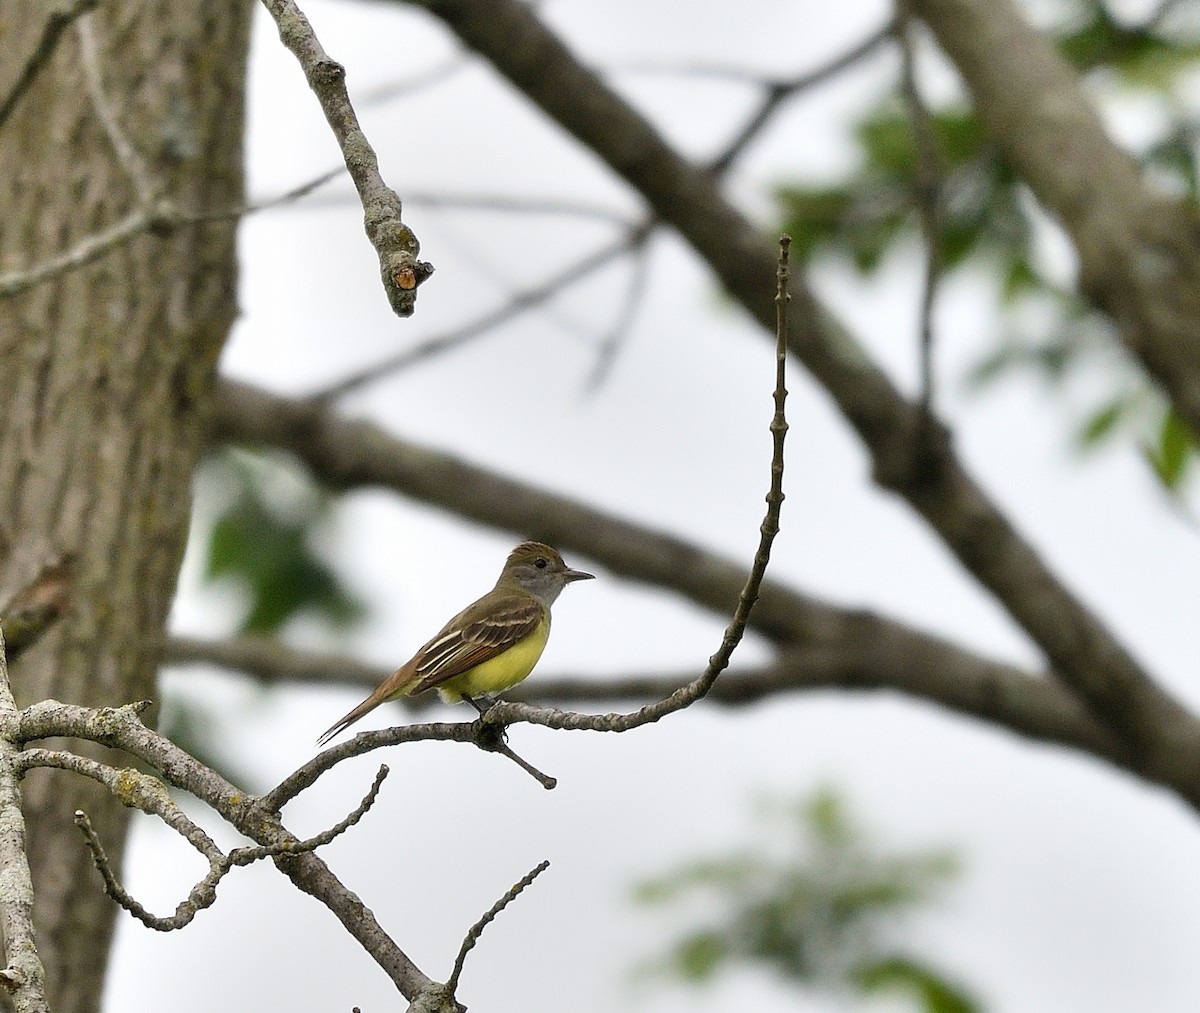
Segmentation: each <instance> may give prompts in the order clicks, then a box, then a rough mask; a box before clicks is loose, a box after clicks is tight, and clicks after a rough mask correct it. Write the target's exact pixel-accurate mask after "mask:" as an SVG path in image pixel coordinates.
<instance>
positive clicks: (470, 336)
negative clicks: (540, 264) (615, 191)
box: [309, 220, 654, 402]
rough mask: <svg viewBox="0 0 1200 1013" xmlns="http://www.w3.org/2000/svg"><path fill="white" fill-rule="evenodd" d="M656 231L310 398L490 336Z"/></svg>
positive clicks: (637, 233)
mask: <svg viewBox="0 0 1200 1013" xmlns="http://www.w3.org/2000/svg"><path fill="white" fill-rule="evenodd" d="M653 228H654V222H653V221H652V220H648V221H645V222H642V223H641V224H640V225H638V226H637V227H636V228H634V229H631V230H630V231H629V233H628V234H627V235H624V236H622V237H621V238H619V239H617V240H615V241H614V242H612V243H609V244H607V245H605V246H603V247H601V248H600V249H599V250H596V251H594V252H592V253H589V254H588V255H587V256H586V257H584V258H583V259H582V260H580V261H577V262H576V263H574V264H571V265H570V266H568V267H567V268H566V269H565V270H563V271H559V272H558V273H557V274H555V275H554V276H553V277H552V278H549V279H547V280H546V281H544V282H542V283H541V284H540V285H537V286H535V287H533V288H529V289H525V290H524V291H521V292H517V293H515V294H514V295H512V296H511V297H510V298H509V299H508V300H507V301H506V302H505V303H504V304H503V305H501V306H498V307H497V308H495V309H492V310H489V311H488V312H487V313H484V314H483V315H481V316H479V317H476V318H475V319H474V320H471V321H468V322H467V323H465V324H462V325H461V326H459V327H456V328H454V329H453V330H451V331H448V332H447V333H445V334H442V335H439V336H438V337H436V338H431V339H430V340H428V341H425V342H422V343H421V344H419V345H417V346H416V347H414V348H409V349H405V350H404V351H402V352H397V353H396V354H395V355H392V356H389V357H388V358H386V359H383V360H381V361H380V362H377V363H375V364H374V365H371V366H368V367H366V368H365V369H360V370H357V371H355V372H354V373H351V374H350V375H349V376H346V377H344V378H343V379H341V380H338V381H337V382H336V383H333V384H330V385H329V386H328V387H324V388H322V389H321V390H319V391H314V392H313V393H312V394H310V395H309V397H310V398H312V399H313V400H315V401H321V402H324V401H332V400H336V399H338V398H341V397H345V396H346V395H347V394H350V393H353V392H354V391H357V390H360V389H361V388H362V387H364V386H366V385H368V384H371V383H377V382H379V381H380V380H385V379H387V377H389V376H392V375H394V374H395V373H397V372H399V371H400V370H403V369H407V368H409V367H410V366H414V365H416V364H417V363H419V362H423V361H425V360H426V359H429V358H431V357H433V356H435V355H440V354H442V353H444V352H448V351H451V350H453V349H457V348H461V347H462V346H463V345H465V344H467V343H468V342H470V341H472V340H474V339H476V338H479V337H482V336H483V335H485V334H487V333H488V332H489V331H491V330H492V329H493V328H494V327H496V326H497V325H499V324H502V323H504V322H505V321H506V320H511V319H512V318H514V317H516V316H519V315H520V314H522V313H524V312H526V311H527V310H530V309H533V308H534V307H536V306H539V305H541V304H542V303H544V302H546V301H547V300H548V299H552V298H554V297H555V296H556V295H558V294H559V293H560V292H561V291H562V290H563V289H564V288H565V287H567V286H568V285H570V284H572V283H573V282H576V281H580V280H581V279H583V278H586V277H587V276H588V275H589V274H591V273H593V272H594V271H597V270H599V269H600V268H601V267H603V266H604V265H605V264H607V263H609V262H610V261H613V260H615V259H616V258H617V257H619V256H622V255H623V254H624V253H626V252H628V251H629V250H631V249H636V248H637V247H638V246H640V245H641V244H643V243H645V241H646V239H647V238H648V237H649V234H650V232H651V231H652V230H653Z"/></svg>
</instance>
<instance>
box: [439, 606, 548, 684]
mask: <svg viewBox="0 0 1200 1013" xmlns="http://www.w3.org/2000/svg"><path fill="white" fill-rule="evenodd" d="M549 638H550V619H549V617H547V618H545V619H543V620H542V621H541V623H540V624H539V625H538V627H537V629H535V630H534V631H533V632H532V633H531V634H529V636H527V637H526V638H525V639H524V640H522V641H521V642H520V643H518V644H514V645H513V646H512V647H510V648H509V649H508V650H507V651H505V652H504V653H503V654H497V655H496V656H495V657H494V658H489V659H488V660H487V661H484V662H482V663H480V664H478V665H476V666H475V667H474V668H469V669H467V671H465V672H462V673H460V674H459V675H456V676H454V678H452V679H447V680H446V681H445V682H444V683H442V684H441V685H440V686H438V692H439V693H440V694H441V695H442V699H443V700H445V701H446V702H447V703H458V701H460V700H461V699H462V698H463V697H464V696H471V697H476V696H481V695H483V694H485V693H487V694H489V695H495V694H496V693H503V692H504V691H505V690H506V689H511V688H512V687H513V686H515V685H516V684H517V683H518V682H520V681H521V680H522V679H524V678H525V677H526V676H527V675H528V674H529V673H530V672H532V671H533V666H534V665H536V664H537V663H538V658H540V657H541V656H542V651H543V650H544V649H545V647H546V641H547V640H548V639H549Z"/></svg>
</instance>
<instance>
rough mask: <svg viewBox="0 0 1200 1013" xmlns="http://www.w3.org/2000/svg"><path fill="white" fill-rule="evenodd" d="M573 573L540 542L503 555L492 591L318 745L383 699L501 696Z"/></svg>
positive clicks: (522, 673)
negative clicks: (430, 692)
mask: <svg viewBox="0 0 1200 1013" xmlns="http://www.w3.org/2000/svg"><path fill="white" fill-rule="evenodd" d="M591 579H592V574H590V573H584V572H582V571H581V570H572V569H571V568H570V567H569V566H567V564H566V563H564V562H563V558H562V556H560V555H559V554H558V552H557V551H556V550H555V549H552V548H550V546H549V545H543V544H542V543H541V542H522V543H521V544H520V545H518V546H517V547H516V548H515V549H513V550H512V552H511V553H509V556H508V560H507V562H505V564H504V569H503V570H502V571H501V572H500V579H499V580H497V581H496V586H495V587H493V588H492V589H491V590H490V591H489V592H488V593H487V594H485V595H484V596H483V597H482V598H480V599H479V601H477V602H475V603H474V604H473V605H468V606H467V607H466V608H465V609H463V610H462V611H461V612H460V613H459V614H458V615H456V616H455V617H454V618H453V619H451V620H450V621H449V622H448V623H446V625H445V626H443V627H442V630H441V632H440V633H438V635H437V636H436V637H434V638H433V639H432V640H431V641H429V643H427V644H426V645H425V646H424V647H422V648H421V649H420V650H419V651H417V653H416V654H414V655H413V656H412V658H411V659H410V660H409V661H408V663H407V664H404V665H402V666H401V667H400V668H398V669H396V671H395V672H394V673H392V675H390V676H389V677H388V678H387V679H385V680H384V681H383V682H382V683H380V684H379V688H378V689H376V690H375V692H374V693H372V694H371V695H370V696H369V697H367V698H366V699H365V700H364V701H363V702H362V703H360V704H359V705H358V706H357V707H355V708H354V710H352V711H351V712H350V713H349V714H347V715H346V716H345V717H344V718H342V719H341V720H340V721H338V722H336V723H335V724H334V725H333V726H332V727H331V728H329V730H328V731H326V732H325V734H324V735H322V736H321V737H320V738H319V739H318V740H317V744H318V745H322V746H323V745H324V744H325V743H326V742H328V741H329V740H330V739H331V738H333V736H335V735H337V733H338V732H340V731H342V730H343V729H345V728H348V727H349V726H350V725H352V724H354V722H355V721H357V720H358V719H359V718H361V717H363V715H365V714H368V713H370V712H371V711H373V710H374V709H375V708H376V707H378V706H379V705H380V704H381V703H384V702H385V701H387V700H397V699H399V698H400V697H402V696H412V695H413V694H414V693H423V692H424V691H425V690H427V689H433V688H434V687H435V686H436V687H437V690H438V692H439V693H440V694H441V696H442V699H443V700H445V701H446V702H447V703H457V702H458V701H460V700H466V701H468V702H469V703H471V704H473V705H474V706H475V708H476V709H477V710H479V711H480V713H482V712H483V710H484V709H485V708H484V706H483V705H482V704H480V703H479V701H478V700H477V699H476V698H477V697H481V696H486V695H490V694H492V693H503V692H504V691H505V690H506V689H510V688H511V687H513V686H515V685H516V684H517V683H518V682H520V681H521V680H522V679H524V678H525V677H526V676H527V675H528V674H529V673H530V672H532V671H533V666H534V665H536V664H537V662H538V658H540V657H541V656H542V649H543V648H544V647H545V646H546V640H547V639H548V638H549V636H550V606H551V605H553V604H554V600H555V599H556V598H557V597H558V596H559V594H561V593H562V589H563V588H564V587H566V586H567V585H568V584H570V583H571V581H573V580H591Z"/></svg>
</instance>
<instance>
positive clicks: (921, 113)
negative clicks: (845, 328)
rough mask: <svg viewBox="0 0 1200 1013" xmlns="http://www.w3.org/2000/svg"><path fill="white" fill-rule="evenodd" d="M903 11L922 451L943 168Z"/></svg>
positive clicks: (929, 417) (930, 385)
mask: <svg viewBox="0 0 1200 1013" xmlns="http://www.w3.org/2000/svg"><path fill="white" fill-rule="evenodd" d="M897 3H898V5H899V6H900V8H901V11H900V14H899V16H898V18H897V21H896V27H895V35H896V38H897V39H898V40H899V42H900V56H901V59H900V80H901V91H902V92H903V95H904V100H905V102H906V103H907V105H908V110H909V118H910V120H911V122H912V132H913V140H914V141H915V145H914V147H915V148H916V153H917V164H916V177H915V181H914V185H915V195H914V196H915V198H916V206H917V217H918V219H919V220H920V223H921V237H922V239H923V241H924V244H925V277H924V279H923V281H922V286H921V312H920V361H921V370H920V372H921V392H920V394H919V396H918V398H917V403H918V405H919V408H920V412H921V416H922V420H923V424H922V426H921V428H920V430H919V433H920V435H919V437H918V441H917V452H918V453H921V452H922V448H923V447H925V446H926V445H927V444H928V443H929V436H930V434H931V433H932V432H933V425H934V417H933V397H934V377H933V337H934V335H933V308H934V305H935V303H936V302H937V295H938V287H939V285H940V282H941V277H942V235H941V232H942V230H941V193H942V186H943V182H942V178H943V173H942V166H941V159H940V157H939V156H938V149H937V136H936V134H935V132H934V124H933V118H932V117H931V116H930V114H929V109H928V108H927V107H926V105H925V102H924V100H923V99H922V98H921V89H920V86H919V85H918V83H917V66H916V59H917V58H916V40H915V38H914V35H915V32H916V24H915V21H914V19H913V17H912V15H911V13H910V12H909V10H908V6H907V0H897Z"/></svg>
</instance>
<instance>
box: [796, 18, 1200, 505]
mask: <svg viewBox="0 0 1200 1013" xmlns="http://www.w3.org/2000/svg"><path fill="white" fill-rule="evenodd" d="M1045 11H1046V8H1039V12H1040V13H1041V12H1045ZM1049 13H1051V14H1052V16H1053V20H1052V22H1051V23H1050V24H1049V25H1048V26H1047V27H1046V28H1045V31H1046V33H1047V35H1048V37H1049V38H1051V39H1052V40H1053V42H1054V43H1055V45H1056V46H1057V47H1058V50H1059V52H1061V53H1062V54H1063V56H1064V57H1066V58H1067V59H1068V60H1069V61H1070V62H1071V63H1072V64H1073V65H1074V66H1075V67H1076V68H1078V69H1079V70H1080V72H1081V73H1083V74H1085V75H1086V76H1087V77H1088V80H1089V86H1090V87H1091V89H1092V92H1093V94H1096V95H1097V96H1098V97H1099V98H1100V100H1101V101H1104V100H1105V99H1110V98H1113V97H1115V96H1118V95H1119V94H1121V93H1123V92H1129V91H1131V90H1136V91H1137V92H1138V93H1139V94H1140V95H1143V96H1145V95H1149V96H1151V97H1152V98H1153V99H1155V100H1156V103H1157V105H1158V106H1159V107H1160V108H1161V111H1162V116H1161V123H1159V124H1158V125H1157V134H1156V135H1155V136H1154V137H1152V138H1151V139H1150V141H1149V142H1148V143H1147V144H1146V145H1145V147H1144V148H1143V150H1141V151H1140V152H1137V154H1138V156H1139V157H1140V158H1141V160H1142V163H1143V165H1144V166H1145V167H1146V169H1147V171H1148V173H1149V174H1150V175H1151V176H1152V177H1153V178H1154V179H1155V181H1156V183H1157V184H1158V185H1160V186H1162V187H1163V188H1164V189H1166V190H1167V191H1168V192H1173V193H1178V194H1180V195H1181V196H1183V197H1185V198H1187V199H1189V200H1191V201H1193V202H1194V201H1195V200H1196V198H1197V178H1198V175H1200V173H1198V172H1197V138H1198V134H1200V120H1197V118H1196V117H1195V116H1194V115H1192V114H1191V113H1190V112H1189V110H1188V109H1187V108H1186V105H1185V103H1183V102H1181V101H1179V100H1178V99H1177V96H1176V93H1177V91H1178V90H1179V88H1180V85H1181V84H1182V83H1183V81H1184V78H1185V76H1186V75H1188V74H1189V73H1190V74H1193V75H1194V73H1195V71H1196V69H1197V60H1198V59H1200V18H1198V17H1197V16H1196V11H1195V8H1194V6H1192V5H1187V4H1183V3H1179V2H1177V0H1163V2H1161V3H1160V4H1159V5H1158V7H1156V8H1155V9H1154V11H1153V13H1152V14H1150V16H1148V17H1146V18H1144V19H1143V20H1141V21H1138V22H1129V21H1123V20H1121V19H1120V18H1119V17H1117V16H1116V15H1115V14H1114V13H1113V10H1112V9H1111V8H1110V6H1109V5H1108V4H1106V3H1103V2H1101V0H1070V2H1062V3H1057V4H1054V5H1053V7H1052V8H1051V9H1050V11H1049ZM929 116H930V121H931V122H930V127H931V132H932V134H933V137H934V140H935V144H936V149H937V153H938V154H937V157H938V161H939V166H938V169H939V175H940V185H941V204H940V217H941V236H940V249H939V253H940V256H941V263H942V265H943V267H944V269H945V271H947V272H953V271H954V270H956V269H959V268H962V267H964V266H966V265H968V264H970V265H974V266H975V267H977V268H981V269H982V270H979V271H977V272H976V273H977V274H983V275H984V276H986V277H988V278H990V279H994V281H995V291H996V297H997V303H998V305H999V307H1000V309H1001V313H1002V318H1003V323H1002V327H1003V333H1002V334H1001V336H1000V343H999V347H997V348H995V349H993V350H991V351H989V352H988V353H987V354H986V355H985V356H984V357H983V358H982V360H981V361H980V362H979V364H978V366H977V368H976V369H974V370H973V371H972V374H971V377H970V380H971V381H972V382H973V383H974V384H976V385H983V384H987V383H991V382H994V381H996V380H997V379H999V378H1001V377H1004V376H1007V375H1010V374H1013V373H1014V372H1017V371H1020V370H1024V371H1026V372H1033V373H1035V374H1036V375H1039V376H1041V377H1043V378H1044V379H1046V380H1047V381H1049V382H1051V383H1054V384H1058V383H1062V382H1063V381H1064V380H1066V379H1067V378H1068V377H1069V376H1070V375H1071V374H1073V373H1074V372H1075V371H1076V370H1078V369H1079V368H1081V367H1082V366H1083V365H1085V364H1088V363H1091V364H1095V362H1096V361H1099V362H1100V364H1101V366H1102V368H1103V369H1104V370H1105V371H1107V373H1108V374H1109V375H1110V376H1111V377H1112V390H1113V393H1112V394H1111V396H1109V397H1105V398H1103V399H1102V403H1101V404H1100V405H1099V406H1098V407H1097V408H1096V409H1095V411H1094V412H1093V413H1092V414H1091V415H1090V416H1089V417H1087V418H1085V419H1083V420H1082V422H1081V423H1080V425H1079V434H1080V444H1081V446H1083V447H1085V448H1090V447H1094V446H1096V445H1098V444H1099V443H1101V442H1102V441H1104V440H1106V439H1108V438H1110V437H1111V436H1113V435H1115V434H1116V433H1118V432H1120V431H1122V430H1125V431H1128V430H1131V429H1132V430H1133V431H1134V432H1135V434H1136V436H1137V437H1138V438H1139V439H1140V440H1141V441H1142V443H1143V445H1144V447H1145V452H1146V458H1147V460H1148V462H1149V463H1150V465H1151V467H1152V468H1153V470H1154V473H1155V474H1156V475H1157V476H1158V478H1159V480H1160V481H1161V482H1162V483H1163V485H1164V487H1165V488H1167V489H1168V490H1170V491H1172V492H1176V491H1179V488H1180V485H1181V483H1182V481H1183V479H1184V477H1185V475H1186V474H1187V472H1188V468H1187V466H1186V465H1187V462H1188V461H1190V460H1192V459H1194V458H1195V456H1196V453H1197V441H1196V434H1194V433H1190V432H1188V430H1187V429H1186V427H1185V426H1184V425H1183V424H1182V422H1181V420H1179V419H1178V417H1177V416H1175V414H1174V412H1172V411H1171V410H1170V408H1169V405H1167V403H1166V402H1165V400H1164V399H1163V398H1162V397H1161V396H1160V395H1159V394H1158V393H1157V392H1156V391H1155V390H1154V389H1153V388H1152V387H1151V385H1150V384H1149V383H1148V382H1147V381H1146V379H1145V378H1144V377H1143V376H1142V374H1141V373H1140V371H1139V370H1138V368H1137V366H1136V364H1134V363H1133V361H1132V360H1131V359H1130V358H1129V357H1124V358H1120V359H1118V358H1117V357H1115V356H1114V355H1113V354H1112V349H1113V347H1114V342H1113V341H1112V332H1111V325H1110V324H1109V322H1108V321H1107V319H1106V318H1104V317H1102V316H1101V315H1100V314H1098V313H1096V312H1095V311H1094V310H1093V309H1092V308H1091V307H1090V306H1089V305H1088V304H1087V303H1086V302H1085V301H1084V300H1083V299H1081V298H1080V296H1079V294H1078V293H1077V292H1075V291H1074V290H1073V289H1070V288H1066V287H1064V286H1063V285H1062V284H1061V283H1056V282H1055V281H1054V280H1052V278H1051V277H1050V276H1049V274H1048V273H1047V271H1046V270H1045V269H1044V268H1043V267H1042V261H1043V259H1044V257H1043V256H1042V251H1041V249H1040V246H1039V242H1038V238H1039V234H1041V233H1043V232H1044V230H1045V229H1046V227H1047V224H1048V223H1047V222H1046V219H1045V216H1044V215H1043V214H1042V213H1041V212H1040V211H1039V210H1038V209H1037V207H1036V205H1035V202H1034V201H1033V199H1032V197H1031V196H1030V195H1029V194H1028V192H1027V191H1026V189H1025V187H1024V186H1023V185H1022V184H1021V182H1020V180H1019V179H1018V178H1017V176H1016V174H1015V173H1014V172H1013V170H1012V169H1011V168H1010V167H1009V166H1008V165H1007V164H1005V162H1004V160H1003V159H1002V158H1001V157H1000V155H999V154H998V152H997V151H996V150H995V148H994V147H993V146H992V145H991V143H990V142H989V141H988V138H987V136H986V134H985V133H984V131H983V128H982V125H981V123H980V122H979V120H978V119H977V118H976V116H975V115H974V113H973V112H972V110H971V109H970V108H969V107H968V106H967V105H966V104H964V103H963V102H962V101H961V100H960V101H957V102H952V103H949V104H946V105H944V106H943V107H941V108H931V109H930V110H929ZM1156 119H1157V117H1156ZM1148 125H1150V124H1149V123H1148ZM853 133H854V140H855V149H856V152H857V156H856V157H857V163H858V164H857V166H856V167H855V168H854V169H853V170H852V171H851V172H850V173H849V174H848V175H846V176H845V178H844V179H842V180H839V181H838V182H836V183H833V184H831V185H818V184H812V183H808V182H798V181H792V182H789V183H787V184H786V185H783V186H780V187H778V188H777V190H776V199H777V201H778V204H779V208H780V212H781V215H782V217H783V219H784V225H783V229H784V230H785V231H786V232H788V233H789V234H790V235H791V236H792V251H793V255H794V256H796V257H800V258H805V259H808V260H812V259H814V258H817V257H823V256H825V257H828V256H835V257H841V258H844V259H848V260H849V261H850V262H851V263H852V264H853V265H854V266H855V268H856V269H857V270H858V271H859V272H861V273H863V274H871V273H873V272H875V271H876V270H877V269H878V268H879V266H880V265H881V263H882V262H883V261H884V258H885V257H887V256H888V255H889V254H891V253H894V252H896V251H897V250H899V249H902V244H903V243H911V242H912V241H914V237H915V235H916V234H917V221H918V219H917V213H916V205H915V201H916V194H917V179H918V154H917V145H916V140H915V136H914V130H913V125H912V115H911V110H910V109H909V107H908V106H907V104H906V103H905V101H904V98H903V95H902V92H901V89H900V88H899V86H897V88H896V89H895V90H894V91H893V92H892V93H891V94H889V95H887V96H886V97H885V98H884V99H883V100H881V101H880V102H879V103H878V104H877V105H876V106H875V107H874V108H872V109H870V110H869V111H868V112H867V113H866V114H865V115H864V116H863V117H862V118H861V119H860V120H859V121H858V122H857V123H856V124H855V125H854V128H853ZM1031 306H1032V307H1035V309H1036V312H1033V313H1031V312H1029V309H1030V307H1031ZM1031 319H1034V320H1037V321H1039V323H1038V324H1036V325H1033V324H1031V323H1030V320H1031ZM1098 356H1099V357H1101V358H1099V359H1098ZM1149 403H1153V410H1152V411H1149V412H1148V411H1146V408H1147V405H1148V404H1149ZM1135 409H1136V410H1135Z"/></svg>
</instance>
